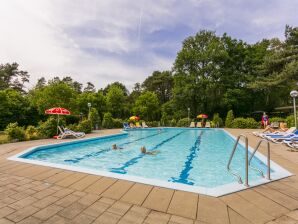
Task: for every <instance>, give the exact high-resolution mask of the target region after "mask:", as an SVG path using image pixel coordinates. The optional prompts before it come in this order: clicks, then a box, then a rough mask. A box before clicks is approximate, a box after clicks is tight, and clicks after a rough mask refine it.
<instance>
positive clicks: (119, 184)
mask: <svg viewBox="0 0 298 224" xmlns="http://www.w3.org/2000/svg"><path fill="white" fill-rule="evenodd" d="M133 184H134V183H133V182H131V181H125V180H117V181H116V182H115V183H114V184H113V185H112V186H110V187H109V188H108V189H107V190H106V191H105V192H103V193H102V196H104V197H107V198H112V199H116V200H119V199H120V198H121V197H122V196H123V195H124V194H125V193H126V192H127V191H128V190H129V188H131V186H132V185H133Z"/></svg>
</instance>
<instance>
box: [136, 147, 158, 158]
mask: <svg viewBox="0 0 298 224" xmlns="http://www.w3.org/2000/svg"><path fill="white" fill-rule="evenodd" d="M140 150H141V152H142V153H143V154H146V155H153V156H154V155H156V154H158V153H159V151H157V150H153V151H149V152H147V149H146V147H145V146H142V147H141V148H140Z"/></svg>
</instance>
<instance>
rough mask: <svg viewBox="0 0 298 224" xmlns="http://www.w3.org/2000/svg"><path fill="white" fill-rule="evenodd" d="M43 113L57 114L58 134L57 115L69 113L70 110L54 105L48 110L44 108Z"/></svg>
mask: <svg viewBox="0 0 298 224" xmlns="http://www.w3.org/2000/svg"><path fill="white" fill-rule="evenodd" d="M45 114H57V115H58V121H57V134H58V126H59V115H70V111H69V110H67V109H65V108H62V107H54V108H51V109H48V110H45Z"/></svg>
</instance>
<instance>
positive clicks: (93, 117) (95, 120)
mask: <svg viewBox="0 0 298 224" xmlns="http://www.w3.org/2000/svg"><path fill="white" fill-rule="evenodd" d="M89 119H90V121H91V125H92V127H93V129H97V128H98V127H99V124H100V117H99V114H98V111H97V110H96V109H95V108H91V110H90V114H89Z"/></svg>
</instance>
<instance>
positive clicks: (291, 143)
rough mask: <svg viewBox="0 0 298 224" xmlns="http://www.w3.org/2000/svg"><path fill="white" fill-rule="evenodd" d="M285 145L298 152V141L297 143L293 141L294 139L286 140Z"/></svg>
mask: <svg viewBox="0 0 298 224" xmlns="http://www.w3.org/2000/svg"><path fill="white" fill-rule="evenodd" d="M283 143H284V144H285V145H287V146H289V147H291V148H293V149H295V150H298V140H296V141H295V140H293V139H291V140H284V141H283Z"/></svg>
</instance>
